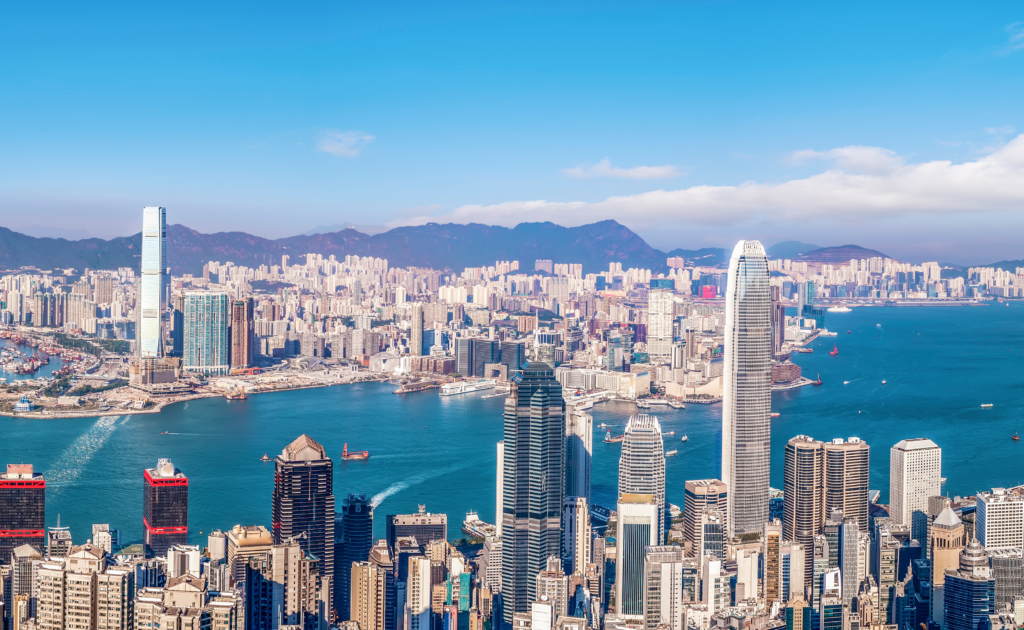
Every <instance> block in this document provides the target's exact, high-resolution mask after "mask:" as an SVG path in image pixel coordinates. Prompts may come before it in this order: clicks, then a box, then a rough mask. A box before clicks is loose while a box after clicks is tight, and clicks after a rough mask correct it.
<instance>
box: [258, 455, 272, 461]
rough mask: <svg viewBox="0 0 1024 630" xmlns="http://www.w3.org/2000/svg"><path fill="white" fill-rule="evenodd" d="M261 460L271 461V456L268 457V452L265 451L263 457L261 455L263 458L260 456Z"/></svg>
mask: <svg viewBox="0 0 1024 630" xmlns="http://www.w3.org/2000/svg"><path fill="white" fill-rule="evenodd" d="M260 461H261V462H269V461H270V458H269V457H267V454H266V453H264V454H263V457H261V458H260Z"/></svg>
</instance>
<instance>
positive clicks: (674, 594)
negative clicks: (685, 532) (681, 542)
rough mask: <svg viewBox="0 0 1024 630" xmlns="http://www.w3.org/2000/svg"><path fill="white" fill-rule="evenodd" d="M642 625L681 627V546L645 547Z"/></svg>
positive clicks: (669, 629)
mask: <svg viewBox="0 0 1024 630" xmlns="http://www.w3.org/2000/svg"><path fill="white" fill-rule="evenodd" d="M645 574H646V575H645V577H644V581H645V582H646V585H645V586H646V588H645V590H644V629H645V630H655V629H656V628H659V627H662V624H664V628H665V630H685V628H686V622H685V620H684V616H683V550H682V549H680V548H679V547H677V546H671V547H648V548H647V560H646V566H645Z"/></svg>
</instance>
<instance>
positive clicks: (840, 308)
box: [828, 306, 850, 313]
mask: <svg viewBox="0 0 1024 630" xmlns="http://www.w3.org/2000/svg"><path fill="white" fill-rule="evenodd" d="M828 312H829V313H849V312H850V309H849V308H847V307H846V306H833V307H832V308H830V309H828Z"/></svg>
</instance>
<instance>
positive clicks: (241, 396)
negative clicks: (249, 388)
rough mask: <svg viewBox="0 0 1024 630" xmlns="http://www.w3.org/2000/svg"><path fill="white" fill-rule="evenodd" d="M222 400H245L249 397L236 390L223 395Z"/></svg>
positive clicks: (241, 390) (243, 391) (243, 392)
mask: <svg viewBox="0 0 1024 630" xmlns="http://www.w3.org/2000/svg"><path fill="white" fill-rule="evenodd" d="M224 398H227V399H228V400H246V399H247V398H249V397H248V396H246V395H245V390H244V389H236V390H233V391H230V392H228V393H226V394H224Z"/></svg>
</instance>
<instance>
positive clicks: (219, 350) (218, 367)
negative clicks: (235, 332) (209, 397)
mask: <svg viewBox="0 0 1024 630" xmlns="http://www.w3.org/2000/svg"><path fill="white" fill-rule="evenodd" d="M230 310H231V309H230V300H229V299H228V296H227V294H226V293H211V292H202V291H189V292H188V293H186V294H185V342H184V350H183V357H182V369H184V370H190V371H193V372H202V373H204V374H213V375H226V374H227V373H228V372H229V371H230V370H231V336H230V326H229V323H230Z"/></svg>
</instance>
